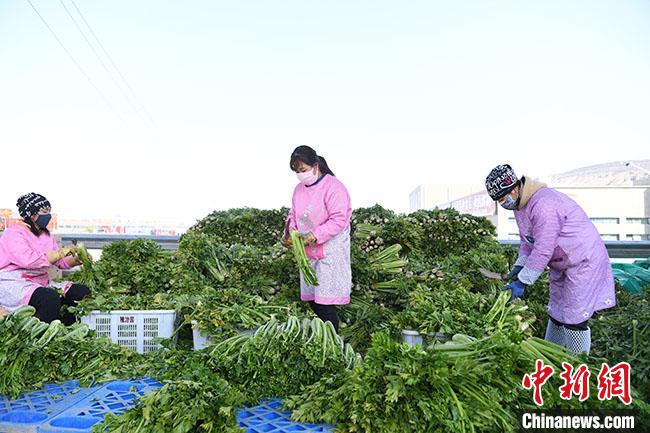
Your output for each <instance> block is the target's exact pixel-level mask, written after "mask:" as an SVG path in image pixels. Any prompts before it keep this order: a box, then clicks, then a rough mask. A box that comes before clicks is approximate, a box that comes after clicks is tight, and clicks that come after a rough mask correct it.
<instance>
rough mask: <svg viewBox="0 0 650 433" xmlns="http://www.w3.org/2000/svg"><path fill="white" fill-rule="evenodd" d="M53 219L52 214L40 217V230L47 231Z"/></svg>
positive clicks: (37, 221) (38, 223)
mask: <svg viewBox="0 0 650 433" xmlns="http://www.w3.org/2000/svg"><path fill="white" fill-rule="evenodd" d="M51 219H52V215H50V214H47V215H39V216H38V218H36V226H37V227H38V228H40V229H45V228H47V225H48V224H49V223H50V220H51Z"/></svg>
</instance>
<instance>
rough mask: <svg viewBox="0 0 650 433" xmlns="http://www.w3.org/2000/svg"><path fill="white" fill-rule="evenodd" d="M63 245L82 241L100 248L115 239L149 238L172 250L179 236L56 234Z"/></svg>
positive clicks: (97, 248) (175, 247)
mask: <svg viewBox="0 0 650 433" xmlns="http://www.w3.org/2000/svg"><path fill="white" fill-rule="evenodd" d="M56 236H57V237H59V238H60V239H61V243H62V244H63V245H70V244H72V243H73V242H82V243H83V244H84V245H85V246H86V248H88V249H89V250H101V249H102V248H104V247H105V246H106V245H109V244H111V243H113V242H115V241H132V240H134V239H150V240H152V241H154V242H155V243H157V244H158V245H160V246H161V247H162V248H163V249H166V250H170V251H174V250H177V249H178V242H179V241H180V238H181V237H180V236H154V235H104V234H95V233H93V234H76V233H73V234H66V233H63V234H58V233H57V235H56Z"/></svg>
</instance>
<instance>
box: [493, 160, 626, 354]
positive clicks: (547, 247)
mask: <svg viewBox="0 0 650 433" xmlns="http://www.w3.org/2000/svg"><path fill="white" fill-rule="evenodd" d="M485 186H486V188H487V191H488V194H490V197H492V199H493V200H495V201H498V202H499V204H500V205H501V206H502V207H503V208H505V209H508V210H512V211H514V213H515V220H516V221H517V226H518V227H519V236H520V238H521V246H520V248H519V257H518V258H517V261H516V262H515V266H514V267H513V269H512V270H511V271H510V273H509V274H508V276H509V277H510V278H511V280H512V281H511V282H510V283H509V284H508V285H506V286H505V287H504V289H510V290H512V297H513V299H514V298H517V297H520V296H522V295H523V294H524V291H525V290H526V287H527V286H529V285H531V284H533V283H534V282H535V281H536V280H537V279H538V278H539V276H540V275H541V274H542V273H543V272H544V270H545V269H546V267H547V266H548V268H549V283H550V300H549V303H548V315H549V322H548V326H547V328H546V337H545V339H546V340H548V341H551V342H553V343H556V344H559V345H561V346H564V347H566V348H568V349H569V350H571V351H573V352H576V353H583V352H584V353H589V350H590V348H591V330H590V329H589V326H588V321H589V319H590V318H591V316H592V315H593V314H594V313H595V312H596V311H598V310H602V309H605V308H611V307H613V306H614V305H616V297H615V291H614V279H613V277H612V268H611V264H610V262H609V256H608V255H607V250H606V248H605V244H604V243H603V241H602V240H601V238H600V235H599V234H598V231H597V230H596V227H595V226H594V225H593V223H592V222H591V220H590V219H589V217H588V216H587V214H586V213H585V212H584V210H582V208H581V207H580V206H579V205H578V204H577V203H576V202H575V201H573V200H572V199H571V198H569V197H568V196H566V195H565V194H562V193H561V192H559V191H556V190H554V189H551V188H548V187H547V186H546V185H545V184H543V183H540V182H537V181H535V180H534V179H528V178H526V177H522V178H521V179H519V178H517V177H516V176H515V173H514V171H513V170H512V167H510V166H509V165H507V164H506V165H499V166H497V167H495V168H494V169H493V170H492V171H491V172H490V174H489V175H488V177H487V178H486V180H485Z"/></svg>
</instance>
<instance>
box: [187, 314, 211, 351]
mask: <svg viewBox="0 0 650 433" xmlns="http://www.w3.org/2000/svg"><path fill="white" fill-rule="evenodd" d="M195 327H196V320H192V343H193V345H194V350H201V349H205V348H206V347H208V346H209V345H210V342H211V341H212V338H210V336H209V335H205V334H204V333H202V332H201V331H199V330H198V329H196V328H195Z"/></svg>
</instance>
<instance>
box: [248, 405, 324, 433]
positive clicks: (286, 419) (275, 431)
mask: <svg viewBox="0 0 650 433" xmlns="http://www.w3.org/2000/svg"><path fill="white" fill-rule="evenodd" d="M281 407H282V400H280V399H269V400H265V401H263V402H262V404H260V405H259V406H255V407H248V408H244V409H240V410H238V411H237V423H238V424H239V426H240V427H244V428H245V429H246V433H289V432H291V433H294V432H305V433H316V432H319V433H332V432H333V431H334V427H333V426H330V425H327V424H301V423H298V422H295V421H292V420H291V413H290V412H286V411H283V410H281V409H280V408H281Z"/></svg>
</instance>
